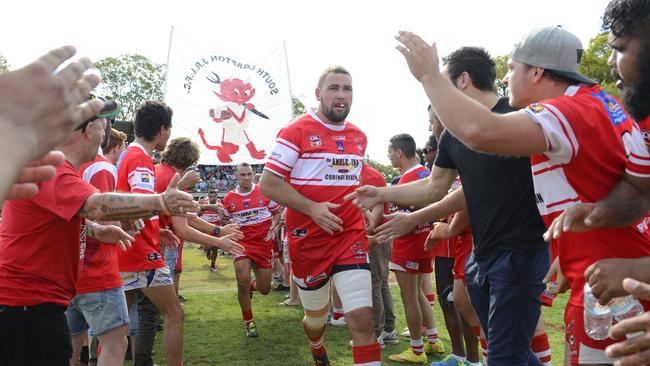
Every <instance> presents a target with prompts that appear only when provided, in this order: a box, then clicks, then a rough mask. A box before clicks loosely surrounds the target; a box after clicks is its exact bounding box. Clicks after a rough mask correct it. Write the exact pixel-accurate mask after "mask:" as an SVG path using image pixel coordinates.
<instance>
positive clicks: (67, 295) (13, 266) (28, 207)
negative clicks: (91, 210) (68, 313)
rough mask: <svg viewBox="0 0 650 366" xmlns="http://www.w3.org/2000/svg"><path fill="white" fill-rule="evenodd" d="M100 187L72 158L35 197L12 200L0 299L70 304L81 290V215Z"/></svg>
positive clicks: (1, 233) (2, 241)
mask: <svg viewBox="0 0 650 366" xmlns="http://www.w3.org/2000/svg"><path fill="white" fill-rule="evenodd" d="M97 191H98V190H97V188H95V187H93V186H91V185H90V184H88V183H86V182H84V181H83V179H81V177H79V175H78V174H77V172H75V171H74V168H73V167H72V165H71V164H70V162H68V161H67V160H66V161H65V162H63V164H61V165H59V166H58V167H57V169H56V177H55V178H54V179H52V180H50V181H47V182H42V183H39V192H38V194H37V195H36V196H35V197H34V198H32V199H29V200H16V201H6V202H5V204H4V206H3V208H2V225H0V304H3V305H9V306H30V305H36V304H42V303H55V304H60V305H63V306H68V304H69V302H70V300H71V299H72V298H73V297H74V296H75V294H76V284H77V274H78V269H79V247H80V238H84V239H85V236H86V232H85V230H81V228H82V225H81V224H82V218H81V217H79V216H77V213H78V212H79V210H80V209H81V208H82V207H83V205H84V204H85V202H86V200H87V199H88V197H90V195H92V194H93V193H96V192H97Z"/></svg>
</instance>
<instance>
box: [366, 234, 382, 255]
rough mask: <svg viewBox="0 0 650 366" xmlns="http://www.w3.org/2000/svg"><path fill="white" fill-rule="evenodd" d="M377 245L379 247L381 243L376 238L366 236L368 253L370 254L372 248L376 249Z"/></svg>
mask: <svg viewBox="0 0 650 366" xmlns="http://www.w3.org/2000/svg"><path fill="white" fill-rule="evenodd" d="M377 245H381V243H380V242H378V241H377V238H375V236H373V235H368V252H370V251H371V250H372V248H374V247H376V246H377Z"/></svg>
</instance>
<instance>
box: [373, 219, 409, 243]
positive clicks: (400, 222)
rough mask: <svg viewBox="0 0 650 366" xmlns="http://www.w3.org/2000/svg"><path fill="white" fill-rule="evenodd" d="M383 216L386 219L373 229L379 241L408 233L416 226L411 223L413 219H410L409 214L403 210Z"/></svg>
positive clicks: (385, 240)
mask: <svg viewBox="0 0 650 366" xmlns="http://www.w3.org/2000/svg"><path fill="white" fill-rule="evenodd" d="M384 217H385V218H387V219H388V221H387V222H385V223H383V224H381V225H379V227H377V228H376V229H375V235H376V237H377V240H378V241H380V242H387V241H389V240H393V239H395V238H399V237H402V236H404V235H406V234H409V233H411V232H413V230H415V227H416V226H417V225H415V224H414V223H413V220H411V216H410V214H406V213H403V212H396V213H394V214H390V215H384Z"/></svg>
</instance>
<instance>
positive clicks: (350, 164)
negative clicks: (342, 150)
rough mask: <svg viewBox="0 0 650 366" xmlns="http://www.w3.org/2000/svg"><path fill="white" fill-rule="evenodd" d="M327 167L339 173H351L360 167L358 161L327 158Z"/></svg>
mask: <svg viewBox="0 0 650 366" xmlns="http://www.w3.org/2000/svg"><path fill="white" fill-rule="evenodd" d="M325 162H326V163H327V166H329V167H330V168H332V169H334V170H336V171H337V172H339V173H349V172H351V171H353V170H355V169H356V168H357V167H359V166H360V164H361V163H360V162H359V160H357V159H350V158H327V159H325Z"/></svg>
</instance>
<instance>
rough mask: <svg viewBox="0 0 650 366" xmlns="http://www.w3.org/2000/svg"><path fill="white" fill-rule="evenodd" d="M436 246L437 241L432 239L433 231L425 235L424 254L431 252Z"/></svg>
mask: <svg viewBox="0 0 650 366" xmlns="http://www.w3.org/2000/svg"><path fill="white" fill-rule="evenodd" d="M437 245H438V240H437V239H434V236H433V231H430V232H429V235H427V240H425V241H424V251H425V252H428V251H431V250H433V248H435V247H436V246H437Z"/></svg>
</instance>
